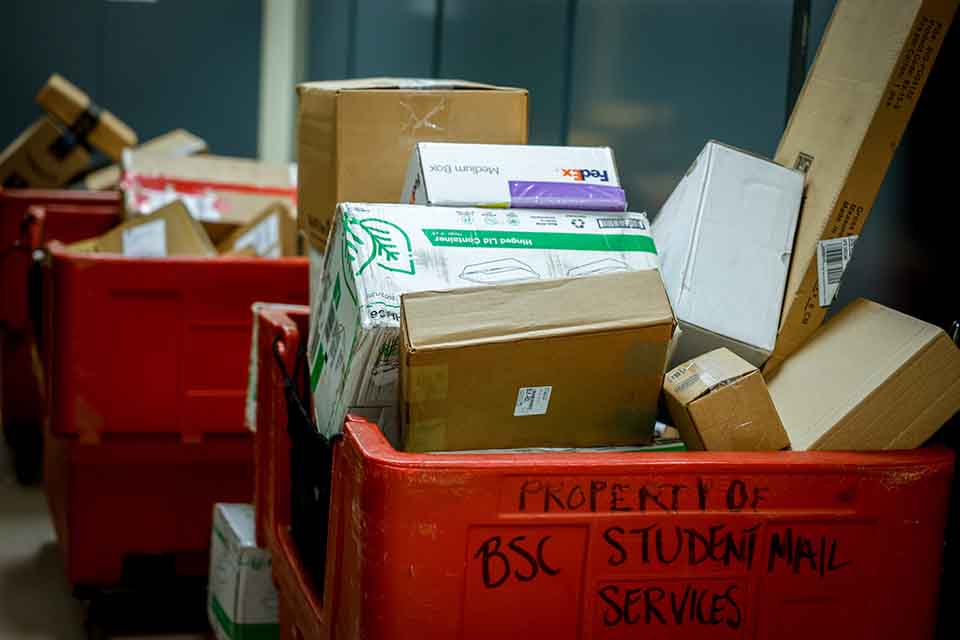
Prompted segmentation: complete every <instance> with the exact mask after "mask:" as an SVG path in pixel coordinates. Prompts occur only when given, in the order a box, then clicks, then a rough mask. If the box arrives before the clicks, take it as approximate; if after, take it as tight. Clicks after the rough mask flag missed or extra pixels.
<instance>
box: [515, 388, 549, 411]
mask: <svg viewBox="0 0 960 640" xmlns="http://www.w3.org/2000/svg"><path fill="white" fill-rule="evenodd" d="M551 391H553V387H520V391H519V392H518V393H517V405H516V406H515V407H514V408H513V415H515V416H542V415H544V414H545V413H546V412H547V407H549V406H550V392H551Z"/></svg>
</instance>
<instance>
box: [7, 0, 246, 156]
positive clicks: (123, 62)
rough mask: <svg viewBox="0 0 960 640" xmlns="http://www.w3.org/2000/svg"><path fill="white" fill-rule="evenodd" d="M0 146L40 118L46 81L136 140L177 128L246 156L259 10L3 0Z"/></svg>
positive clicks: (242, 3)
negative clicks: (96, 107)
mask: <svg viewBox="0 0 960 640" xmlns="http://www.w3.org/2000/svg"><path fill="white" fill-rule="evenodd" d="M4 9H5V18H4V29H3V36H2V37H0V59H3V60H5V61H7V62H6V64H5V69H4V74H3V80H2V94H0V96H2V102H0V144H5V143H6V141H9V140H11V139H12V138H13V137H14V136H16V135H17V134H18V133H19V132H20V131H21V130H23V129H24V128H25V127H26V126H27V125H28V124H29V123H30V122H32V121H33V119H34V118H36V117H38V116H39V115H40V113H41V112H40V109H39V107H37V106H36V104H35V103H34V101H33V97H34V95H35V94H36V92H37V90H38V89H39V88H40V86H41V85H42V84H43V82H44V81H45V80H46V78H47V77H48V76H49V75H50V74H51V73H52V72H54V71H57V72H60V73H61V74H63V75H64V76H66V77H67V78H68V79H69V80H71V81H72V82H74V83H75V84H77V85H78V86H80V87H81V88H82V89H84V90H85V91H86V92H87V93H89V94H90V95H91V96H92V97H93V99H94V100H96V101H97V102H98V103H99V104H100V105H101V106H103V107H105V108H107V109H109V110H111V111H113V112H114V113H115V114H116V115H117V116H119V117H120V118H121V119H122V120H124V121H125V122H127V123H128V124H129V125H131V126H132V127H133V128H134V129H135V130H136V131H137V133H138V134H139V136H140V139H141V140H145V139H148V138H151V137H153V136H156V135H159V134H161V133H163V132H164V131H168V130H170V129H173V128H176V127H185V128H187V129H189V130H191V131H193V132H194V133H196V134H198V135H200V136H202V137H203V138H205V139H206V140H207V142H208V143H209V145H210V147H211V149H212V150H214V151H216V152H217V153H222V154H227V155H241V156H254V155H256V151H257V115H258V111H259V92H260V21H261V15H260V14H261V2H260V0H203V1H202V2H196V1H193V0H157V1H156V2H123V1H119V2H118V1H112V2H105V1H104V0H10V1H8V2H7V3H5V7H4Z"/></svg>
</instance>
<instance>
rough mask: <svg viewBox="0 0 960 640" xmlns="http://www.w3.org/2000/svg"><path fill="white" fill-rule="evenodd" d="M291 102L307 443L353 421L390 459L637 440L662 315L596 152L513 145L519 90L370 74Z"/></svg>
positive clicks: (644, 440) (660, 366)
mask: <svg viewBox="0 0 960 640" xmlns="http://www.w3.org/2000/svg"><path fill="white" fill-rule="evenodd" d="M300 97H301V101H300V119H299V122H300V136H299V145H300V152H299V159H300V176H301V180H300V194H299V195H300V197H299V202H300V206H301V221H302V224H303V227H304V229H305V231H306V233H307V236H308V238H309V240H310V244H311V252H310V256H311V331H310V341H309V346H308V353H307V357H308V361H309V365H310V373H311V376H310V378H311V391H312V396H313V405H314V411H315V418H316V422H317V426H318V428H319V430H320V432H321V433H322V434H324V435H332V434H335V433H337V432H339V431H340V429H341V428H342V426H343V422H344V418H345V416H346V414H347V413H353V414H357V415H364V416H366V417H368V418H370V419H372V420H375V421H376V422H377V423H378V424H379V425H380V426H381V428H382V429H383V430H384V432H385V434H386V435H387V437H388V438H389V439H390V440H391V441H392V442H393V443H394V444H395V445H396V446H398V447H399V448H403V449H405V450H407V451H431V452H439V451H454V450H458V451H464V450H487V451H489V450H516V449H517V448H579V447H596V446H628V447H630V448H637V447H642V446H644V445H649V444H651V443H652V442H653V440H654V435H655V431H656V430H657V427H656V426H655V425H656V414H657V402H658V397H659V393H660V387H661V384H662V379H663V374H664V368H665V366H666V355H667V349H668V345H669V343H670V338H671V335H672V333H673V330H674V324H675V322H674V317H673V313H672V312H671V309H670V303H669V300H668V299H667V295H666V291H665V289H664V286H663V282H662V280H661V278H660V274H659V272H658V271H657V266H658V265H657V258H656V250H655V247H654V243H653V239H652V238H651V235H650V229H649V223H648V221H647V219H646V216H645V215H644V214H641V213H629V212H627V211H626V197H625V194H624V191H623V189H622V188H621V187H620V184H619V177H618V173H617V168H616V165H615V163H614V159H613V154H612V152H611V151H610V150H609V149H606V148H565V147H533V146H518V145H522V143H525V142H526V125H527V109H526V104H527V96H526V92H525V91H522V90H516V89H506V88H500V87H486V86H482V85H475V84H473V83H460V82H449V81H435V82H433V83H427V82H425V81H397V80H388V79H381V80H363V81H354V82H344V83H311V84H308V85H304V86H302V87H301V88H300ZM338 203H339V204H338ZM399 203H403V204H399ZM590 378H593V379H594V384H593V385H590V386H589V387H588V386H587V385H584V384H583V381H584V380H586V379H590ZM401 409H402V410H401ZM660 431H661V432H664V431H666V429H665V428H664V427H663V425H660ZM671 431H672V430H671ZM665 446H667V447H669V446H670V445H665Z"/></svg>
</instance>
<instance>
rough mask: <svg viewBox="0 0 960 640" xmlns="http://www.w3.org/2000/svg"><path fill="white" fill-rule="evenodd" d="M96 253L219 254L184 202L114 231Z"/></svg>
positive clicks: (102, 239) (142, 255)
mask: <svg viewBox="0 0 960 640" xmlns="http://www.w3.org/2000/svg"><path fill="white" fill-rule="evenodd" d="M86 242H87V241H83V243H81V244H79V245H71V248H73V249H74V250H80V249H81V248H84V247H85V246H87V245H86V244H85V243H86ZM94 250H95V251H96V252H98V253H117V254H122V255H125V256H129V257H134V258H163V257H167V256H197V257H210V256H215V255H217V250H216V248H215V247H214V246H213V244H212V243H211V242H210V239H209V238H208V237H207V234H206V232H205V231H204V230H203V227H202V226H201V225H200V223H199V222H197V221H196V220H194V218H193V217H192V216H191V215H190V212H189V211H187V208H186V207H185V206H184V205H183V203H182V202H171V203H170V204H168V205H167V206H165V207H161V208H160V209H158V210H157V211H155V212H153V213H152V214H150V215H147V216H137V217H136V218H133V219H132V220H128V221H127V222H125V223H123V224H122V225H120V226H118V227H115V228H113V229H111V230H110V231H108V232H107V233H105V234H103V235H102V236H100V237H99V238H97V239H96V241H95V243H94Z"/></svg>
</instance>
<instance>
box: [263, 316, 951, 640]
mask: <svg viewBox="0 0 960 640" xmlns="http://www.w3.org/2000/svg"><path fill="white" fill-rule="evenodd" d="M281 324H285V323H281ZM277 335H290V334H289V332H288V330H287V329H284V330H283V332H282V333H281V334H277ZM293 346H294V348H293V349H287V350H286V353H288V354H292V353H295V351H296V349H295V341H294V345H293ZM288 357H290V358H291V360H290V361H292V355H291V356H288ZM290 361H288V362H287V363H286V364H287V366H288V367H289V365H290ZM261 375H263V373H262V372H261ZM282 426H283V425H280V424H273V425H272V428H273V440H274V442H273V457H274V461H273V464H272V465H270V466H269V467H268V469H269V473H273V474H281V473H287V470H286V469H285V465H287V464H288V463H287V460H288V459H289V456H290V449H289V446H290V445H289V439H288V438H287V436H286V430H285V429H283V428H282ZM268 428H269V427H268ZM258 429H259V425H258ZM258 433H259V431H258ZM952 473H953V454H952V453H951V452H950V451H948V450H945V449H939V448H931V449H918V450H912V451H891V452H874V453H842V452H775V453H729V454H727V453H661V454H649V453H627V454H617V453H542V454H523V455H497V454H407V453H401V452H398V451H396V450H394V449H393V448H392V447H391V446H390V445H389V443H388V442H387V441H386V439H385V438H384V437H383V435H382V434H381V432H380V431H379V429H378V428H377V427H376V425H374V424H371V423H369V422H367V421H365V420H362V419H359V418H354V417H351V418H348V420H347V423H346V425H345V427H344V435H343V438H342V440H340V441H338V442H337V443H336V444H335V445H334V451H333V463H332V489H331V498H330V501H329V518H328V523H327V528H326V531H327V543H326V558H327V560H326V563H325V566H324V567H323V570H322V574H321V575H318V576H311V575H310V574H309V572H308V570H307V569H308V567H307V565H306V563H305V562H304V556H303V554H302V552H301V550H300V549H298V548H297V545H296V544H295V543H294V538H293V536H292V535H291V532H290V520H289V515H290V512H289V509H284V508H279V509H275V510H274V511H273V513H274V515H275V516H276V520H275V521H274V522H273V523H272V524H271V525H270V526H271V527H272V528H273V531H272V532H271V534H270V535H268V536H267V541H268V543H269V545H270V548H271V551H272V552H273V567H274V579H275V581H276V582H277V585H278V589H279V590H280V593H281V597H282V598H283V599H284V602H285V603H286V604H287V606H284V607H283V609H282V611H281V617H282V620H281V624H282V625H285V626H287V627H291V626H292V627H293V628H294V629H295V631H291V633H292V635H293V636H296V637H302V638H309V639H313V638H331V637H364V638H418V639H424V638H463V639H469V638H477V639H481V638H482V639H488V638H490V637H504V638H521V637H522V638H549V639H550V640H560V639H563V638H592V639H601V638H635V637H649V638H678V639H680V638H682V639H688V638H693V639H696V638H711V639H714V638H778V639H786V640H790V639H797V640H799V639H808V638H818V639H821V640H829V639H834V638H836V639H841V638H842V639H843V640H848V639H849V638H891V639H893V638H928V637H932V635H933V630H934V622H935V617H936V616H935V614H936V605H937V590H938V581H939V574H940V563H941V555H942V548H943V530H944V524H945V518H946V510H947V501H948V497H949V491H950V483H951V479H952ZM274 480H275V481H276V478H275V479H274ZM272 487H273V491H274V492H275V493H276V495H274V498H273V499H274V503H275V504H277V505H281V504H283V503H284V502H285V501H286V502H287V503H289V500H290V497H289V495H280V494H281V492H283V491H286V490H287V489H286V488H284V487H283V485H282V484H281V483H279V482H274V484H273V485H272Z"/></svg>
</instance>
